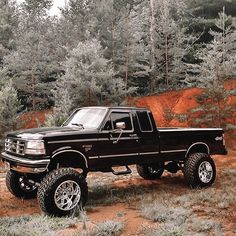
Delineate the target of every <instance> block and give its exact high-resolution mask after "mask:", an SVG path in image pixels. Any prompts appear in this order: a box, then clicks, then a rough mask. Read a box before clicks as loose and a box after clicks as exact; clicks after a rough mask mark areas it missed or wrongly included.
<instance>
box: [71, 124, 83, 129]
mask: <svg viewBox="0 0 236 236" xmlns="http://www.w3.org/2000/svg"><path fill="white" fill-rule="evenodd" d="M71 125H75V126H78V127H80V128H81V129H84V125H83V124H77V123H71Z"/></svg>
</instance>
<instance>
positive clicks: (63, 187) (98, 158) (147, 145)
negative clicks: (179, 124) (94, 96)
mask: <svg viewBox="0 0 236 236" xmlns="http://www.w3.org/2000/svg"><path fill="white" fill-rule="evenodd" d="M226 153H227V151H226V148H225V144H224V135H223V130H222V129H218V128H203V129H194V128H156V124H155V121H154V119H153V116H152V113H151V112H150V111H149V110H147V109H144V108H130V107H84V108H79V109H77V110H76V111H75V112H74V113H73V114H72V115H71V116H70V118H69V119H68V120H67V121H66V122H65V123H64V124H63V125H62V127H53V128H38V129H29V130H23V131H18V132H14V133H10V134H8V135H7V137H6V140H5V150H4V152H3V153H2V160H3V162H4V163H5V164H6V166H8V168H9V171H8V173H7V176H6V185H7V187H8V189H9V191H10V192H11V193H12V194H13V195H15V196H16V197H20V198H32V197H36V196H37V198H38V202H39V205H40V207H41V209H42V210H43V211H44V212H45V213H46V214H48V215H54V216H65V215H70V214H72V213H73V211H74V210H75V209H76V208H77V206H78V205H80V204H81V205H83V204H85V202H86V200H87V196H88V188H87V184H86V176H87V173H88V172H89V171H102V172H112V173H113V174H115V175H121V174H129V173H131V169H130V168H129V167H128V165H133V164H136V166H137V171H138V173H139V175H140V176H141V177H143V178H144V179H156V178H159V177H160V176H161V175H162V174H163V171H164V170H167V171H170V172H172V173H176V172H177V171H179V170H182V171H183V173H184V177H185V179H186V181H187V183H188V184H189V185H190V186H191V187H193V188H196V187H208V186H210V185H211V184H212V183H213V182H214V180H215V176H216V168H215V164H214V161H213V159H212V158H211V157H210V155H212V154H226ZM116 166H123V167H124V168H125V169H124V168H123V169H124V170H122V171H115V170H114V169H113V168H114V167H116Z"/></svg>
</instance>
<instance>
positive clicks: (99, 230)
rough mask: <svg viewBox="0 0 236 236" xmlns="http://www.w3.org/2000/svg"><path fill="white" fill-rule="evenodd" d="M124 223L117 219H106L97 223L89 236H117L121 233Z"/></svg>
mask: <svg viewBox="0 0 236 236" xmlns="http://www.w3.org/2000/svg"><path fill="white" fill-rule="evenodd" d="M123 230H124V224H123V223H121V222H118V221H113V220H107V221H104V222H103V223H100V224H98V225H97V226H96V227H95V229H94V230H93V231H92V233H91V234H90V235H91V236H119V235H121V234H122V233H123Z"/></svg>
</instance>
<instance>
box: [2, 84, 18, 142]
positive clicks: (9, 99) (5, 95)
mask: <svg viewBox="0 0 236 236" xmlns="http://www.w3.org/2000/svg"><path fill="white" fill-rule="evenodd" d="M21 108H22V106H21V104H20V101H19V99H18V96H17V91H16V90H15V88H14V87H13V83H12V81H11V80H10V81H8V82H6V83H5V85H4V86H3V87H2V88H1V90H0V137H1V138H2V137H3V136H4V134H5V132H7V131H12V130H15V129H17V128H19V126H18V125H19V124H20V122H19V120H18V115H19V111H20V110H21Z"/></svg>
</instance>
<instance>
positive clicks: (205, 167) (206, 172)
mask: <svg viewBox="0 0 236 236" xmlns="http://www.w3.org/2000/svg"><path fill="white" fill-rule="evenodd" d="M198 176H199V178H200V180H201V181H202V182H203V183H209V182H210V181H211V179H212V176H213V168H212V165H211V164H210V163H209V162H208V161H204V162H202V163H201V164H200V166H199V168H198Z"/></svg>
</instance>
